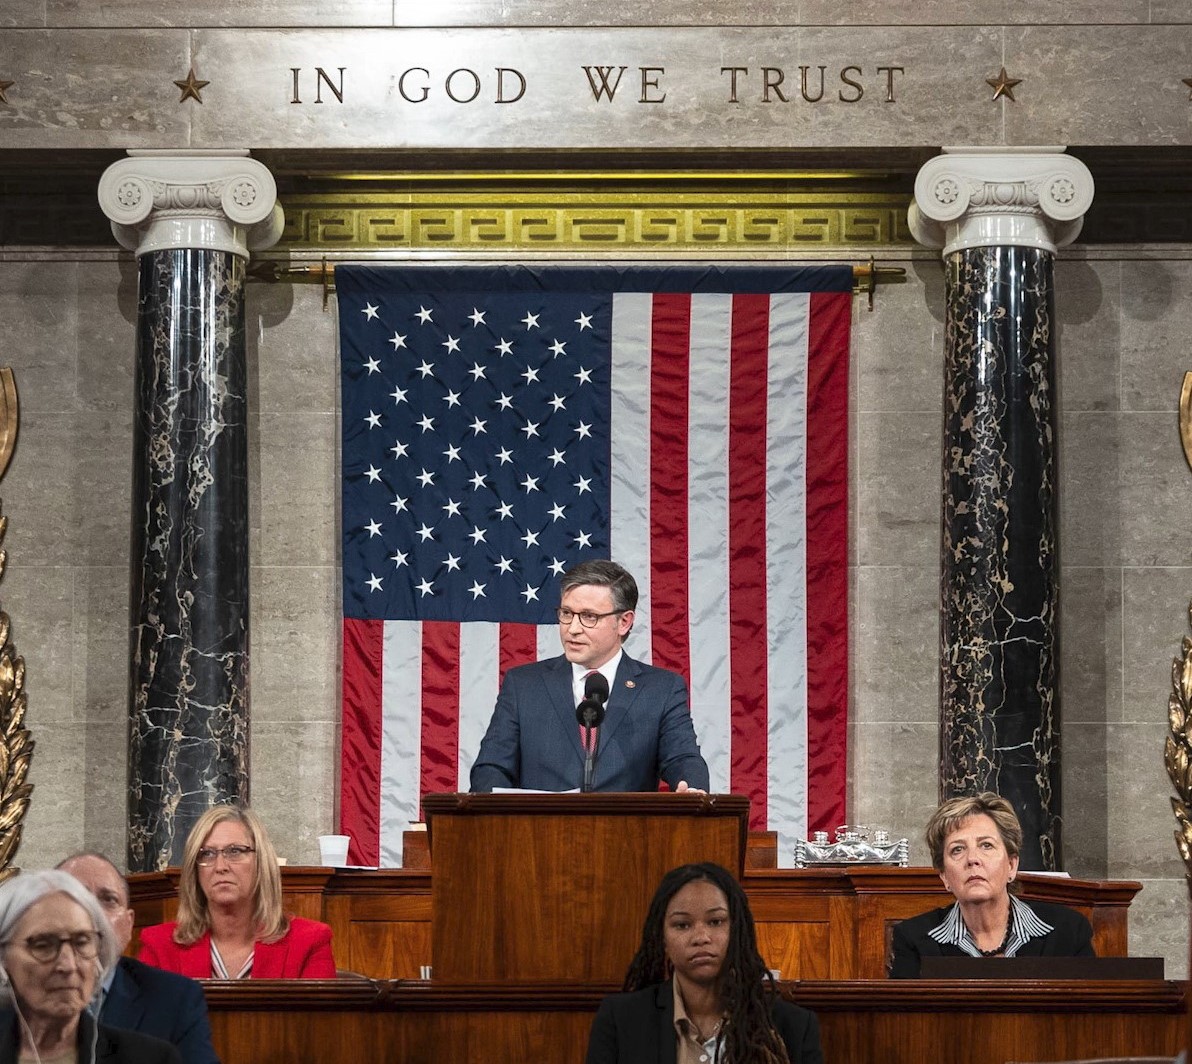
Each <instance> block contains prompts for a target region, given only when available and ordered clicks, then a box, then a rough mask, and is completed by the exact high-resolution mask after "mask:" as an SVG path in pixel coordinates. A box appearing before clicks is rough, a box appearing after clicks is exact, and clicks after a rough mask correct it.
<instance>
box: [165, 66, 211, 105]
mask: <svg viewBox="0 0 1192 1064" xmlns="http://www.w3.org/2000/svg"><path fill="white" fill-rule="evenodd" d="M174 84H175V85H177V86H178V88H180V89H181V90H182V95H181V96H180V97H179V99H178V102H179V103H185V102H186V101H187V100H195V101H197V102H198V103H202V102H203V97H202V96H200V95H199V89H202V88H205V87H206V86H207V85H210V84H211V82H209V81H199V79H198V78H196V77H195V68H194V67H191V68H190V73H188V74H187V75H186V80H185V81H175V82H174Z"/></svg>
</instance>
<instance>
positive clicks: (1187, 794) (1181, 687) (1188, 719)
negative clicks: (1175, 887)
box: [1163, 606, 1192, 891]
mask: <svg viewBox="0 0 1192 1064" xmlns="http://www.w3.org/2000/svg"><path fill="white" fill-rule="evenodd" d="M1188 615H1189V620H1192V606H1189V607H1188ZM1167 725H1168V729H1169V734H1168V736H1167V743H1166V744H1165V748H1164V751H1163V762H1164V764H1165V765H1166V766H1167V775H1168V777H1169V778H1170V779H1171V784H1172V786H1173V787H1174V788H1175V791H1176V794H1177V795H1178V797H1176V798H1172V800H1171V809H1172V812H1174V813H1175V819H1176V824H1177V825H1178V826H1177V827H1176V830H1175V845H1176V848H1177V849H1178V850H1179V851H1180V856H1181V857H1182V858H1183V859H1184V869H1185V872H1186V874H1187V879H1188V889H1189V891H1192V638H1190V637H1189V636H1184V641H1183V644H1182V646H1181V648H1180V657H1178V658H1176V659H1175V660H1174V661H1173V662H1172V663H1171V697H1170V698H1169V699H1168V702H1167Z"/></svg>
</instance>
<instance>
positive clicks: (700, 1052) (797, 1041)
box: [587, 863, 824, 1064]
mask: <svg viewBox="0 0 1192 1064" xmlns="http://www.w3.org/2000/svg"><path fill="white" fill-rule="evenodd" d="M623 990H624V991H625V992H624V993H622V994H614V995H613V996H612V997H609V998H605V1000H604V1001H603V1002H602V1003H601V1005H600V1009H599V1011H598V1012H597V1013H596V1019H595V1021H594V1022H593V1024H592V1034H591V1038H590V1039H589V1041H588V1056H587V1064H823V1059H824V1058H823V1053H822V1051H821V1050H820V1041H819V1024H818V1023H817V1022H816V1019H815V1015H814V1014H813V1013H811V1012H808V1011H807V1010H806V1009H803V1008H799V1006H797V1005H792V1004H790V1003H789V1002H787V1001H783V1000H782V999H781V998H780V997H779V996H778V990H777V986H776V984H775V982H774V977H773V976H772V975H771V974H770V973H769V971H768V970H767V969H766V964H765V961H763V960H762V958H761V955H760V954H759V953H758V951H757V936H756V934H755V933H754V930H753V915H752V913H750V911H749V902H748V900H747V899H746V897H745V892H744V891H743V890H742V889H741V887H740V885H739V884H738V883H737V881H736V880H735V879H734V878H733V877H732V876H731V875H730V874H729V873H728V872H727V871H726V870H725V869H723V868H721V867H720V865H717V864H710V863H705V864H689V865H682V866H681V867H679V868H675V869H672V870H671V871H670V872H667V874H666V875H665V876H664V877H663V879H662V882H661V883H660V884H659V886H658V890H657V891H655V893H654V899H653V901H651V902H650V909H649V912H648V913H647V915H646V922H645V926H644V927H643V928H642V940H641V945H640V946H639V947H638V951H637V954H636V955H635V956H634V958H633V962H632V963H631V964H630V965H629V971H628V973H627V974H626V976H625V983H624V987H623Z"/></svg>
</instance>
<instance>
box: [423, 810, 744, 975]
mask: <svg viewBox="0 0 1192 1064" xmlns="http://www.w3.org/2000/svg"><path fill="white" fill-rule="evenodd" d="M422 808H423V810H424V812H425V814H426V822H427V831H428V833H429V836H430V838H429V841H430V850H431V861H432V863H433V865H434V876H433V879H432V902H431V910H432V917H431V919H432V930H431V943H432V954H431V956H432V963H433V967H434V981H435V983H436V984H438V985H443V984H450V983H454V984H464V983H468V984H476V983H499V984H501V983H539V982H545V983H575V982H584V983H603V984H614V985H615V984H619V983H620V982H621V980H622V979H623V978H624V975H625V969H626V968H627V967H628V966H629V962H630V960H631V959H632V957H633V954H634V953H635V952H636V950H637V947H638V943H639V942H640V940H641V928H642V921H643V920H644V918H645V915H646V909H647V907H648V905H649V901H650V898H651V897H652V896H653V893H654V891H655V889H656V888H657V886H658V883H659V881H660V880H661V879H662V876H663V875H664V874H665V873H666V872H667V871H668V870H670V869H671V868H674V867H675V866H676V865H681V864H687V863H689V862H695V861H715V862H716V863H717V864H720V865H723V866H724V867H725V868H727V869H728V870H729V871H730V872H732V873H733V874H734V875H735V876H737V877H740V875H741V872H742V868H743V864H744V858H745V840H746V836H747V834H748V815H749V799H748V798H745V797H742V796H740V795H686V794H437V795H428V796H427V797H426V798H424V799H423V803H422Z"/></svg>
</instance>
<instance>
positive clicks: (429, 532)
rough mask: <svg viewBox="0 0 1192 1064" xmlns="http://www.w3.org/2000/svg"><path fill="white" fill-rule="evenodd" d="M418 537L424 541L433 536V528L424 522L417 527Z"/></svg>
mask: <svg viewBox="0 0 1192 1064" xmlns="http://www.w3.org/2000/svg"><path fill="white" fill-rule="evenodd" d="M418 537H419V538H420V539H421V540H422V542H423V543H425V542H426V541H427V540H428V539H434V538H435V530H434V529H433V528H431V527H430V526H429V525H425V524H424V525H423V526H422V527H421V528H420V529H418Z"/></svg>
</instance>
